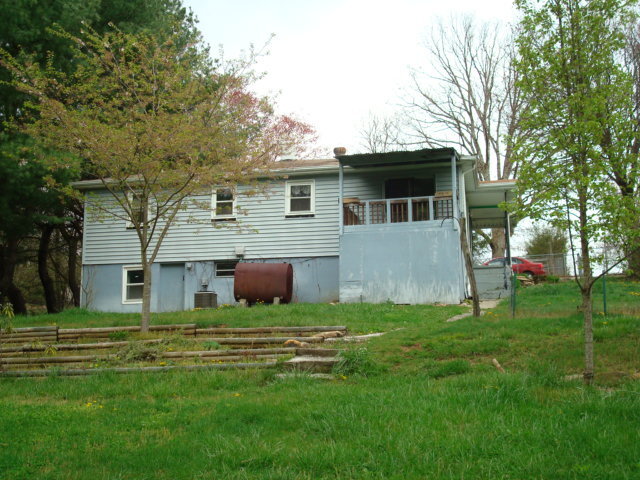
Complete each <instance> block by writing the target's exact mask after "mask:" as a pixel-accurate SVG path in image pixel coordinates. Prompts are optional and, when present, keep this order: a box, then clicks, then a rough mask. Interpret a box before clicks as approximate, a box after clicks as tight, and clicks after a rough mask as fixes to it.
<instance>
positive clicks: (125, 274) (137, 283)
mask: <svg viewBox="0 0 640 480" xmlns="http://www.w3.org/2000/svg"><path fill="white" fill-rule="evenodd" d="M143 287H144V270H142V267H141V266H140V265H135V266H130V267H122V303H142V288H143Z"/></svg>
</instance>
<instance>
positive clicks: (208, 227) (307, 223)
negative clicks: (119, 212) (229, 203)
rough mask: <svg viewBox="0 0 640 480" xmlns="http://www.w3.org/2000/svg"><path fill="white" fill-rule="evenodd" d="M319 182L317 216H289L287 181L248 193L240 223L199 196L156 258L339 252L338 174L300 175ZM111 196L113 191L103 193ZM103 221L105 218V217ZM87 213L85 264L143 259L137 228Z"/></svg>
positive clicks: (243, 197)
mask: <svg viewBox="0 0 640 480" xmlns="http://www.w3.org/2000/svg"><path fill="white" fill-rule="evenodd" d="M296 180H314V182H315V215H314V216H313V217H301V218H286V217H285V181H284V180H283V181H274V182H272V183H271V185H270V188H269V190H268V194H267V196H266V197H265V196H264V195H256V196H246V195H242V189H241V188H240V189H239V190H240V192H239V195H238V199H237V204H238V206H239V207H241V208H242V209H244V210H246V213H247V214H246V215H241V214H240V215H237V217H236V218H237V220H238V221H237V222H236V223H233V222H229V223H227V222H212V221H211V210H210V209H209V208H207V209H203V208H202V207H203V206H204V205H210V198H209V196H202V197H199V198H197V201H198V203H199V204H200V205H199V206H196V205H193V204H192V205H191V206H190V208H188V210H187V211H183V212H180V213H179V215H178V218H177V222H176V224H174V225H173V226H172V227H171V229H170V230H169V233H168V235H167V237H166V238H165V239H164V241H163V242H162V246H161V248H160V252H159V254H158V258H157V259H156V262H178V261H180V262H182V261H201V260H212V259H213V260H222V259H232V258H236V255H235V247H236V246H243V247H245V251H246V253H245V258H247V259H268V258H280V257H289V258H292V257H293V258H295V257H322V256H337V255H338V175H337V173H332V174H329V175H316V176H309V177H296ZM103 195H104V198H108V194H106V193H105V194H103ZM100 220H101V221H100ZM100 220H99V219H97V218H94V217H93V218H92V215H90V214H88V215H87V220H86V227H85V243H84V250H83V263H84V264H85V265H99V264H112V263H137V262H139V261H140V254H139V243H138V238H137V235H136V233H135V231H134V230H128V229H126V226H125V222H124V221H123V220H119V219H113V218H112V219H108V218H104V219H100Z"/></svg>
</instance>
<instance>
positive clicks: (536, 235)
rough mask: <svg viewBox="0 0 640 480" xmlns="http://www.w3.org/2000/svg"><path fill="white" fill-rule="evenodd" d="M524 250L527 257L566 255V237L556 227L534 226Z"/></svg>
mask: <svg viewBox="0 0 640 480" xmlns="http://www.w3.org/2000/svg"><path fill="white" fill-rule="evenodd" d="M525 248H526V249H527V255H549V254H554V253H567V235H566V234H565V233H564V232H563V231H562V230H560V229H559V228H557V227H552V226H550V225H549V226H539V225H535V226H534V227H533V231H532V232H531V236H530V237H529V239H528V240H527V241H526V243H525Z"/></svg>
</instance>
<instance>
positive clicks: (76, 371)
mask: <svg viewBox="0 0 640 480" xmlns="http://www.w3.org/2000/svg"><path fill="white" fill-rule="evenodd" d="M277 365H278V362H277V361H271V362H259V363H257V362H255V363H212V364H209V365H167V366H162V367H117V368H70V369H66V370H55V372H54V371H52V370H51V369H49V368H45V369H38V370H9V371H0V377H48V376H50V375H64V376H80V375H95V374H98V373H106V372H111V373H137V372H169V371H171V370H246V369H265V368H274V367H276V366H277Z"/></svg>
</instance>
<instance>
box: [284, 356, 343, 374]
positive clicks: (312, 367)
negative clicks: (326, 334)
mask: <svg viewBox="0 0 640 480" xmlns="http://www.w3.org/2000/svg"><path fill="white" fill-rule="evenodd" d="M336 363H338V358H337V357H326V356H325V357H321V356H308V355H300V356H296V357H293V358H292V359H290V360H287V361H286V362H284V364H283V365H284V368H285V369H287V370H300V371H305V372H322V373H328V372H330V371H331V370H332V369H333V366H334V365H335V364H336Z"/></svg>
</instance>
